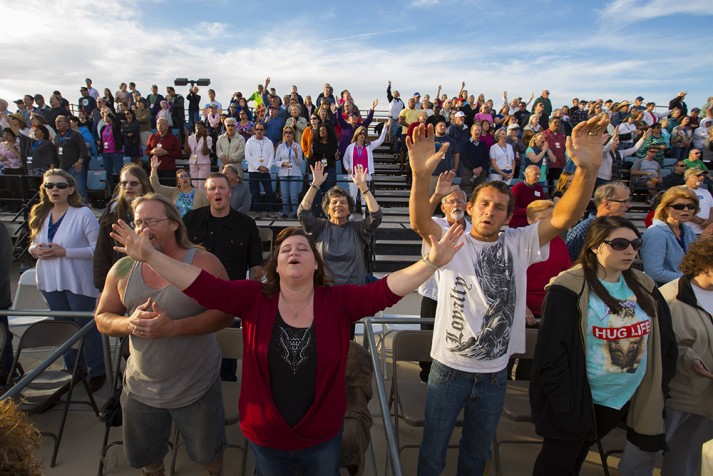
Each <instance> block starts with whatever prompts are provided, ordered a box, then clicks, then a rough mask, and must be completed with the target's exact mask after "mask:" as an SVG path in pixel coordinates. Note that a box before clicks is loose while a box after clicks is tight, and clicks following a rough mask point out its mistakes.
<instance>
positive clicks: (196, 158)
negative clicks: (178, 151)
mask: <svg viewBox="0 0 713 476" xmlns="http://www.w3.org/2000/svg"><path fill="white" fill-rule="evenodd" d="M193 160H194V161H195V162H196V164H197V163H198V155H197V154H196V155H194V156H193Z"/></svg>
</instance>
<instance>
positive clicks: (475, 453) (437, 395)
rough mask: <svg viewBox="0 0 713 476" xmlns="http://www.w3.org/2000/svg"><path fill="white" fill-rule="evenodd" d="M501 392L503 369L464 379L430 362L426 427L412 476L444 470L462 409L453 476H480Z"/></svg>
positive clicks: (499, 408) (463, 375)
mask: <svg viewBox="0 0 713 476" xmlns="http://www.w3.org/2000/svg"><path fill="white" fill-rule="evenodd" d="M506 388H507V370H506V369H503V370H501V371H500V372H495V373H483V374H479V373H470V372H463V371H460V370H456V369H452V368H450V367H448V366H446V365H444V364H442V363H440V362H438V361H437V360H434V361H433V364H432V366H431V373H430V374H429V376H428V391H427V394H426V424H425V426H424V428H423V441H422V442H421V450H420V452H419V455H418V475H419V476H428V475H439V474H441V472H442V471H443V468H445V466H446V450H447V449H448V440H450V437H451V434H452V433H453V428H454V427H455V423H456V420H457V419H458V414H459V413H460V411H461V410H463V409H465V410H464V422H463V431H462V433H461V439H460V443H459V449H458V451H459V454H458V472H457V474H458V475H460V476H466V475H480V474H483V471H484V470H485V464H486V462H487V461H488V459H489V458H490V445H491V443H492V442H493V437H494V436H495V430H496V428H497V427H498V421H499V420H500V413H501V412H502V409H503V403H504V402H505V390H506Z"/></svg>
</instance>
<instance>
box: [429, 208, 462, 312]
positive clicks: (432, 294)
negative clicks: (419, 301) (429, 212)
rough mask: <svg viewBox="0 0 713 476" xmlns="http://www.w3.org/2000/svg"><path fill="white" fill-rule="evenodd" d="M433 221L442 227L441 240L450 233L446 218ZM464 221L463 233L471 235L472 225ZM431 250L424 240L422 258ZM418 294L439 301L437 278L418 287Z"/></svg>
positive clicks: (435, 218) (432, 278)
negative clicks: (447, 232)
mask: <svg viewBox="0 0 713 476" xmlns="http://www.w3.org/2000/svg"><path fill="white" fill-rule="evenodd" d="M464 211H465V209H464ZM431 219H432V220H433V221H434V222H436V225H438V226H440V227H441V229H442V230H443V231H442V232H441V236H439V237H438V238H439V239H440V238H442V237H443V235H444V234H445V233H446V231H448V228H450V227H451V224H450V223H448V220H447V219H446V218H445V217H431ZM464 221H465V229H464V230H463V233H464V234H466V233H470V228H471V224H470V222H469V221H468V220H464ZM430 250H431V247H430V246H428V243H427V242H426V240H423V241H422V242H421V256H426V255H427V254H428V252H429V251H430ZM418 294H420V295H421V296H424V297H427V298H431V299H433V300H434V301H435V300H437V299H438V286H437V285H436V279H435V276H431V277H430V278H428V280H427V281H426V282H425V283H423V284H422V285H420V286H419V287H418Z"/></svg>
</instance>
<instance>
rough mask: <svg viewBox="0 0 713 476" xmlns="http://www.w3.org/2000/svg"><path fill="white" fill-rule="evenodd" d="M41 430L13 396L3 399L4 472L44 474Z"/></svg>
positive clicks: (0, 446) (0, 458)
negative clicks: (40, 451)
mask: <svg viewBox="0 0 713 476" xmlns="http://www.w3.org/2000/svg"><path fill="white" fill-rule="evenodd" d="M40 442H41V434H40V432H39V431H38V430H37V428H35V426H34V425H33V424H32V421H30V419H29V418H28V417H27V415H26V414H25V413H24V412H22V411H20V410H18V408H17V407H16V406H15V403H13V401H12V399H11V398H7V399H5V400H2V401H0V473H1V474H17V475H23V476H41V475H42V467H41V466H40V463H39V461H38V459H37V450H38V449H39V447H40Z"/></svg>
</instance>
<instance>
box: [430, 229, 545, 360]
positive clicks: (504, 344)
mask: <svg viewBox="0 0 713 476" xmlns="http://www.w3.org/2000/svg"><path fill="white" fill-rule="evenodd" d="M538 227H539V223H536V224H534V225H530V226H526V227H523V228H515V229H513V228H508V229H507V230H505V232H503V233H500V235H499V236H498V239H497V241H495V242H485V241H478V240H476V239H474V238H473V237H472V236H471V235H470V234H464V235H463V237H462V238H461V240H462V241H464V242H465V246H463V248H461V249H460V250H459V251H458V253H457V255H456V256H455V257H454V258H453V259H452V260H451V261H450V263H448V264H447V265H445V266H443V267H442V268H441V269H440V270H438V271H436V274H435V279H436V283H437V285H438V307H437V308H436V323H435V326H434V332H433V343H432V346H431V357H433V358H434V359H436V360H438V361H439V362H441V363H443V364H445V365H447V366H449V367H451V368H454V369H456V370H461V371H464V372H474V373H490V372H498V371H500V370H502V369H504V368H505V367H506V366H507V364H508V359H509V358H510V355H511V354H513V353H521V352H524V351H525V297H526V294H527V293H526V289H527V273H526V271H527V268H528V266H530V265H531V264H533V263H537V262H539V261H542V260H545V259H547V258H548V256H549V244H547V245H545V246H543V247H542V248H540V244H539V235H538V232H537V230H538Z"/></svg>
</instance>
